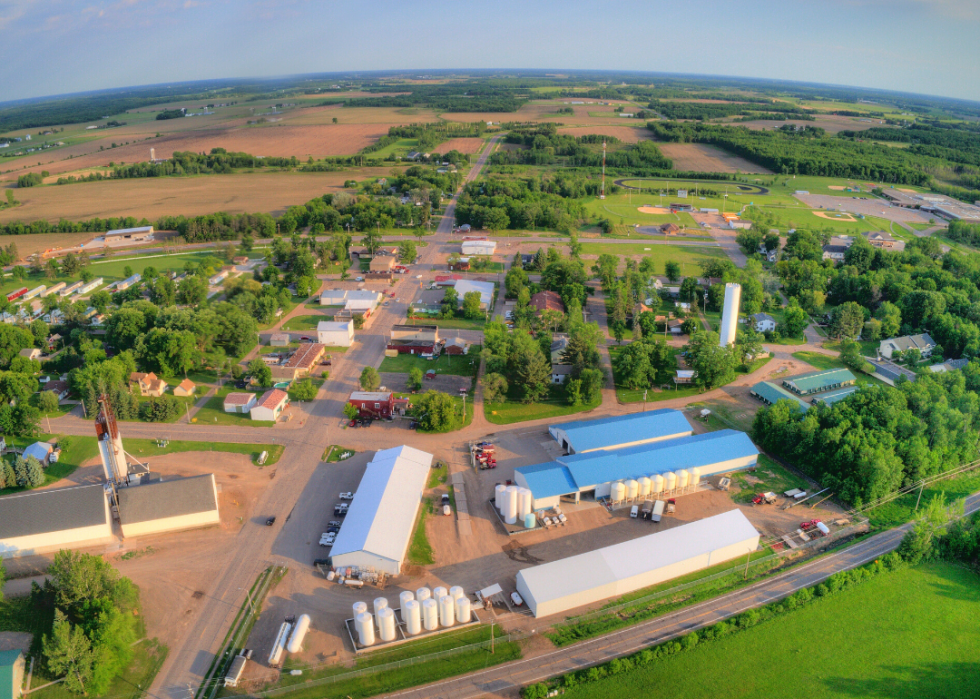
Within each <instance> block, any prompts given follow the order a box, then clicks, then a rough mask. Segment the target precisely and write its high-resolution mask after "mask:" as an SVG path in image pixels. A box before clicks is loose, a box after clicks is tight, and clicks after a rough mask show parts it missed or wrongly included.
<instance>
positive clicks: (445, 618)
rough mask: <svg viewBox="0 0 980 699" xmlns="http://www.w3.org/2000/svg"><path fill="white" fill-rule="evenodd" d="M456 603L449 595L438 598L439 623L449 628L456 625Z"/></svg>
mask: <svg viewBox="0 0 980 699" xmlns="http://www.w3.org/2000/svg"><path fill="white" fill-rule="evenodd" d="M455 616H456V603H455V602H454V601H453V598H452V597H450V596H449V595H445V596H443V597H440V598H439V623H440V624H442V625H443V626H446V627H449V626H452V625H453V624H455V623H456V621H455Z"/></svg>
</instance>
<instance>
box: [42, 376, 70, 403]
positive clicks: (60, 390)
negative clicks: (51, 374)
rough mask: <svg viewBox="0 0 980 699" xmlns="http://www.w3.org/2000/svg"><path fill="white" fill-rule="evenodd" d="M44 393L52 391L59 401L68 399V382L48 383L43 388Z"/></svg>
mask: <svg viewBox="0 0 980 699" xmlns="http://www.w3.org/2000/svg"><path fill="white" fill-rule="evenodd" d="M41 390H42V391H51V392H52V393H53V394H54V395H55V396H56V397H57V398H58V400H59V401H63V400H64V399H65V398H67V397H68V382H67V381H48V382H47V383H46V384H44V385H43V386H42V387H41Z"/></svg>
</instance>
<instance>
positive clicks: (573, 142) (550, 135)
mask: <svg viewBox="0 0 980 699" xmlns="http://www.w3.org/2000/svg"><path fill="white" fill-rule="evenodd" d="M507 126H509V127H510V130H509V132H508V134H507V136H506V141H507V142H508V143H516V144H520V145H522V146H523V147H524V148H523V149H522V150H513V151H502V150H501V151H497V152H496V153H494V154H493V155H491V156H490V163H491V164H492V165H518V164H520V165H549V164H552V163H557V162H559V161H561V162H562V164H563V165H565V166H568V167H590V168H599V167H602V150H601V149H599V148H596V147H595V146H597V145H601V144H602V143H603V141H605V142H606V143H607V144H608V145H618V144H619V139H618V138H614V137H612V136H603V135H601V134H590V135H586V136H571V135H568V134H559V133H558V125H556V124H540V125H534V126H530V127H529V126H518V125H507ZM589 146H591V147H589ZM672 166H673V163H672V162H671V160H670V159H669V158H667V157H665V156H664V155H663V153H661V152H660V149H659V148H657V146H656V145H655V144H653V143H651V142H650V141H640V142H639V143H637V144H635V145H629V146H623V147H618V148H615V149H613V150H610V151H608V152H607V154H606V167H607V168H609V169H615V170H618V171H620V172H623V173H635V172H643V171H648V170H669V169H671V167H672Z"/></svg>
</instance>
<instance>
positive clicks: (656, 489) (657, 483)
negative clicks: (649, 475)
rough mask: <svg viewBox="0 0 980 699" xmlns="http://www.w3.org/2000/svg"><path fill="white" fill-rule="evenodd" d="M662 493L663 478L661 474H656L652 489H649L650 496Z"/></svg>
mask: <svg viewBox="0 0 980 699" xmlns="http://www.w3.org/2000/svg"><path fill="white" fill-rule="evenodd" d="M662 492H664V477H663V474H660V473H658V474H657V475H656V476H654V477H653V487H652V488H650V494H651V495H659V494H660V493H662Z"/></svg>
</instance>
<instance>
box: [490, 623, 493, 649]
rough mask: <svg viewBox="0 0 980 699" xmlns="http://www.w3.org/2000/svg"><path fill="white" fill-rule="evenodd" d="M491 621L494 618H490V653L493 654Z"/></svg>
mask: <svg viewBox="0 0 980 699" xmlns="http://www.w3.org/2000/svg"><path fill="white" fill-rule="evenodd" d="M493 623H494V619H491V620H490V655H493Z"/></svg>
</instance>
